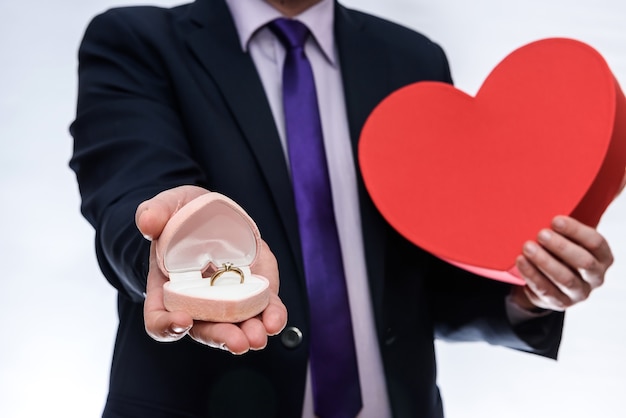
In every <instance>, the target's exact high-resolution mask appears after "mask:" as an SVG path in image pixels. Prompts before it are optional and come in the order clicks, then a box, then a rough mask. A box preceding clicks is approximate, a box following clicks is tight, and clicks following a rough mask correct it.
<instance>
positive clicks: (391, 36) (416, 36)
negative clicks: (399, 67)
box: [344, 9, 443, 55]
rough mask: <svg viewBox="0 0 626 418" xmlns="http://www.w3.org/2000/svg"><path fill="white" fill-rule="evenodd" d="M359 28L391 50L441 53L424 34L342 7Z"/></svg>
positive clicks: (440, 49) (437, 46)
mask: <svg viewBox="0 0 626 418" xmlns="http://www.w3.org/2000/svg"><path fill="white" fill-rule="evenodd" d="M344 10H345V12H346V13H347V15H348V16H350V19H352V20H353V21H354V22H355V23H356V24H357V25H358V26H359V27H361V30H362V31H363V32H364V33H365V34H367V35H368V36H369V37H371V38H372V39H375V40H377V41H378V42H382V43H384V44H385V46H386V47H387V48H389V49H391V50H398V51H400V52H412V53H434V54H436V55H442V54H443V49H442V48H441V46H439V44H437V43H436V42H433V41H432V40H431V39H430V38H428V37H427V36H426V35H424V34H422V33H420V32H417V31H415V30H413V29H410V28H408V27H406V26H403V25H401V24H399V23H395V22H392V21H390V20H387V19H384V18H381V17H378V16H374V15H371V14H369V13H364V12H361V11H358V10H352V9H344Z"/></svg>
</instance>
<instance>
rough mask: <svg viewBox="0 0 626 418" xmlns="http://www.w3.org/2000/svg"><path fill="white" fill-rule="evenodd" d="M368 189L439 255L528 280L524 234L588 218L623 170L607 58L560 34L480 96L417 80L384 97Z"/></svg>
mask: <svg viewBox="0 0 626 418" xmlns="http://www.w3.org/2000/svg"><path fill="white" fill-rule="evenodd" d="M359 161H360V166H361V171H362V174H363V178H364V180H365V184H366V187H367V189H368V192H369V193H370V195H371V197H372V199H373V201H374V203H375V204H376V206H377V207H378V209H379V210H380V212H381V213H382V214H383V216H384V217H385V218H386V219H387V221H388V222H389V223H390V224H391V225H392V226H393V227H394V228H395V229H396V230H397V231H399V232H400V233H401V234H403V235H404V236H405V237H406V238H407V239H409V240H410V241H412V242H413V243H415V244H416V245H418V246H420V247H422V248H424V249H425V250H427V251H429V252H431V253H432V254H434V255H436V256H438V257H440V258H442V259H444V260H447V261H449V262H451V263H453V264H456V265H458V266H460V267H462V268H465V269H467V270H469V271H472V272H475V273H477V274H480V275H483V276H486V277H489V278H492V279H496V280H502V281H506V282H510V283H516V284H523V280H522V279H520V278H519V276H518V275H517V272H516V269H515V266H514V263H515V259H516V257H517V255H518V254H520V252H521V247H522V245H523V243H524V242H525V241H526V240H529V239H534V238H535V236H536V234H537V232H539V230H540V229H541V228H544V227H549V225H550V221H551V219H552V218H553V217H554V216H555V215H558V214H566V215H570V216H573V217H574V218H576V219H578V220H580V221H582V222H584V223H586V224H588V225H591V226H595V225H597V223H598V222H599V219H600V217H601V215H602V213H603V212H604V211H605V210H606V208H607V206H608V205H609V203H610V202H611V201H612V200H613V199H614V197H615V195H616V194H617V192H618V190H619V188H620V184H621V182H622V179H623V178H624V170H625V167H626V98H625V97H624V94H623V93H622V91H621V89H620V87H619V85H618V83H617V81H616V79H615V77H614V76H613V74H612V73H611V71H610V69H609V67H608V66H607V64H606V62H605V61H604V59H603V58H602V57H601V56H600V54H599V53H598V52H597V51H595V50H594V49H593V48H591V47H590V46H588V45H586V44H583V43H581V42H578V41H575V40H571V39H563V38H555V39H546V40H541V41H537V42H534V43H531V44H528V45H526V46H524V47H522V48H520V49H518V50H516V51H514V52H513V53H511V54H510V55H509V56H507V57H506V58H505V59H504V60H503V61H502V62H501V63H500V64H498V66H497V67H496V68H495V69H494V70H493V71H492V72H491V74H490V75H489V76H488V77H487V79H486V80H485V82H484V83H483V85H482V87H481V88H480V90H479V92H478V93H477V94H476V96H475V97H471V96H469V95H467V94H465V93H463V92H462V91H460V90H458V89H456V88H454V87H453V86H451V85H448V84H445V83H438V82H420V83H415V84H412V85H409V86H407V87H404V88H402V89H400V90H398V91H396V92H394V93H392V94H391V95H390V96H389V97H387V98H386V99H385V100H383V101H382V102H381V103H380V104H379V106H378V107H377V108H376V109H375V110H374V111H373V113H372V114H371V115H370V117H369V119H368V120H367V122H366V124H365V126H364V128H363V132H362V134H361V141H360V148H359Z"/></svg>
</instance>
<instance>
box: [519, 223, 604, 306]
mask: <svg viewBox="0 0 626 418" xmlns="http://www.w3.org/2000/svg"><path fill="white" fill-rule="evenodd" d="M612 263H613V255H612V253H611V250H610V247H609V245H608V243H607V242H606V240H605V239H604V238H603V237H602V235H600V234H599V233H598V232H597V231H596V230H595V229H593V228H591V227H589V226H586V225H584V224H582V223H580V222H578V221H576V220H574V219H572V218H568V217H564V216H558V217H556V218H555V219H554V220H553V222H552V229H545V230H542V231H540V233H539V234H538V236H537V242H532V241H529V242H526V243H525V244H524V247H523V251H522V255H521V256H520V257H519V258H518V259H517V268H518V270H519V272H520V273H521V274H522V276H523V277H524V278H525V280H526V284H527V286H526V287H525V288H524V293H525V295H526V297H527V298H528V300H529V301H530V302H531V303H532V304H533V305H534V306H537V307H540V308H544V309H552V310H558V311H562V310H565V309H566V308H568V307H570V306H572V305H574V304H576V303H579V302H581V301H583V300H585V299H587V298H588V297H589V295H590V293H591V292H592V291H593V289H595V288H597V287H598V286H600V285H602V283H603V281H604V276H605V273H606V271H607V269H608V268H609V266H610V265H611V264H612Z"/></svg>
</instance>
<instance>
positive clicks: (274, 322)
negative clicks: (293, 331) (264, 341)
mask: <svg viewBox="0 0 626 418" xmlns="http://www.w3.org/2000/svg"><path fill="white" fill-rule="evenodd" d="M261 319H262V321H263V326H264V328H265V332H266V333H267V335H278V334H280V332H281V331H282V330H283V329H284V328H285V326H287V308H286V307H285V305H284V304H283V302H282V301H281V300H280V298H279V297H278V295H276V294H272V295H271V296H270V304H269V305H268V306H267V308H265V311H263V313H262V314H261Z"/></svg>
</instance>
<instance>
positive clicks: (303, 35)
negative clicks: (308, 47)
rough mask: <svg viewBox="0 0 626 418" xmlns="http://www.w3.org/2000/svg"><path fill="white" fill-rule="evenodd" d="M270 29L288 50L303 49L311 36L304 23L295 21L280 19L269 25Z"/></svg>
mask: <svg viewBox="0 0 626 418" xmlns="http://www.w3.org/2000/svg"><path fill="white" fill-rule="evenodd" d="M268 26H269V28H270V30H271V31H272V32H274V35H276V36H277V37H278V39H279V40H280V42H282V44H283V45H284V46H285V47H286V48H302V47H304V43H305V42H306V39H307V37H308V36H309V29H308V28H307V27H306V26H305V25H304V23H302V22H299V21H297V20H293V19H286V18H279V19H276V20H274V21H272V22H270V23H269V25H268Z"/></svg>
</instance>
